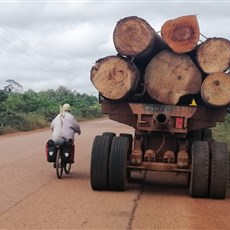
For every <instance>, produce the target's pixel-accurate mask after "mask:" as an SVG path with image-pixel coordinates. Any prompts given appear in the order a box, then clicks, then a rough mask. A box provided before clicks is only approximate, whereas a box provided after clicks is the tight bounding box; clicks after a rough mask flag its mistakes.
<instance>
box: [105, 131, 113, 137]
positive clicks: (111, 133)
mask: <svg viewBox="0 0 230 230" xmlns="http://www.w3.org/2000/svg"><path fill="white" fill-rule="evenodd" d="M102 135H103V136H104V135H106V136H110V137H115V136H116V133H113V132H104V133H102Z"/></svg>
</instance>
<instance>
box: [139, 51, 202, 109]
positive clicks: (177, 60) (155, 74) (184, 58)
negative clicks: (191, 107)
mask: <svg viewBox="0 0 230 230" xmlns="http://www.w3.org/2000/svg"><path fill="white" fill-rule="evenodd" d="M144 82H145V88H146V90H147V92H148V94H149V95H150V97H151V98H153V99H155V100H157V101H159V102H161V103H163V104H171V105H175V104H177V103H178V102H179V100H180V98H182V97H183V96H185V95H191V94H197V93H199V91H200V87H201V83H202V77H201V73H200V71H199V69H198V68H197V66H196V65H195V64H194V63H193V61H192V60H191V58H190V57H189V56H188V55H186V54H177V53H174V52H172V51H169V50H163V51H161V52H160V53H159V54H157V55H156V56H155V57H153V59H152V60H151V62H150V63H149V64H148V66H147V68H146V71H145V75H144Z"/></svg>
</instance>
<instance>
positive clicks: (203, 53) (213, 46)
mask: <svg viewBox="0 0 230 230" xmlns="http://www.w3.org/2000/svg"><path fill="white" fill-rule="evenodd" d="M196 60H197V63H198V65H199V66H200V68H201V69H202V71H203V72H205V73H208V74H211V73H215V72H225V71H226V70H227V69H228V68H229V66H230V41H229V40H227V39H225V38H208V39H207V40H206V41H205V42H203V43H201V44H200V45H199V46H198V48H197V51H196Z"/></svg>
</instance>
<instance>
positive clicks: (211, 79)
mask: <svg viewBox="0 0 230 230" xmlns="http://www.w3.org/2000/svg"><path fill="white" fill-rule="evenodd" d="M201 97H202V99H203V101H204V103H205V104H206V105H209V106H212V107H222V106H226V105H229V104H230V75H228V74H226V73H223V72H219V73H212V74H210V75H208V76H207V77H206V78H205V80H204V81H203V83H202V85H201Z"/></svg>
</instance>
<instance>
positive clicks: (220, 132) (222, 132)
mask: <svg viewBox="0 0 230 230" xmlns="http://www.w3.org/2000/svg"><path fill="white" fill-rule="evenodd" d="M212 131H213V136H214V138H215V140H216V141H223V142H226V143H228V149H229V151H230V114H229V113H228V114H227V115H226V117H225V121H224V122H219V123H217V126H216V127H214V128H212Z"/></svg>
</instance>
